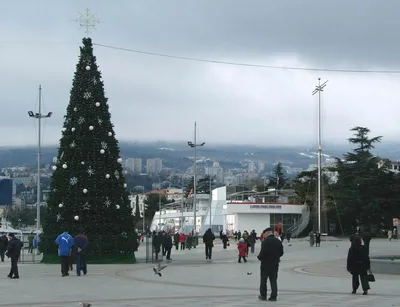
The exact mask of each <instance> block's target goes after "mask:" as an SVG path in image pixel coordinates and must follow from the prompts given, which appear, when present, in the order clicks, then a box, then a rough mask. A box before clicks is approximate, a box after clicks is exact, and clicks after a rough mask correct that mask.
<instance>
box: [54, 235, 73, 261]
mask: <svg viewBox="0 0 400 307" xmlns="http://www.w3.org/2000/svg"><path fill="white" fill-rule="evenodd" d="M55 243H56V244H57V245H58V256H60V257H65V256H70V255H71V248H72V244H73V239H72V236H71V235H70V234H68V232H63V233H62V234H60V235H59V236H58V237H57V239H56V241H55Z"/></svg>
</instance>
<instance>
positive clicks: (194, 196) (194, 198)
mask: <svg viewBox="0 0 400 307" xmlns="http://www.w3.org/2000/svg"><path fill="white" fill-rule="evenodd" d="M187 144H188V145H189V147H192V148H193V149H194V163H193V212H194V213H193V217H194V221H193V235H196V226H197V223H196V193H197V191H196V185H197V178H196V173H197V147H201V146H204V145H205V142H203V143H199V144H197V125H196V122H194V142H191V141H189V142H187Z"/></svg>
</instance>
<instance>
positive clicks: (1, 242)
mask: <svg viewBox="0 0 400 307" xmlns="http://www.w3.org/2000/svg"><path fill="white" fill-rule="evenodd" d="M7 245H8V238H7V236H1V237H0V252H5V251H6V250H7Z"/></svg>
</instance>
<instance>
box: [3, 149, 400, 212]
mask: <svg viewBox="0 0 400 307" xmlns="http://www.w3.org/2000/svg"><path fill="white" fill-rule="evenodd" d="M146 152H150V153H151V155H153V156H152V157H151V158H150V157H149V158H143V155H144V154H143V153H140V156H139V155H138V156H124V157H123V162H122V163H123V167H124V170H125V177H126V183H127V185H128V190H129V191H130V194H132V195H140V203H141V205H142V203H143V199H144V196H145V195H146V194H148V193H150V192H152V191H156V190H161V189H168V190H169V192H170V193H167V194H168V195H170V194H171V195H172V194H173V195H172V196H168V197H169V198H171V199H172V198H173V199H175V200H177V199H179V198H181V196H178V195H177V194H181V195H182V193H183V192H184V187H185V186H186V185H187V184H188V182H189V181H190V179H191V178H192V176H193V167H194V157H193V154H192V152H191V151H185V152H183V151H182V152H181V153H179V154H177V152H178V151H175V150H174V149H170V148H153V149H152V150H151V151H150V150H148V149H147V151H146ZM157 153H159V154H160V156H159V157H157V156H155V154H157ZM172 154H174V155H172ZM228 154H229V153H226V152H222V153H220V154H217V153H215V152H214V153H213V154H210V155H209V157H207V156H205V155H199V156H198V157H197V161H196V165H197V178H198V179H200V178H204V177H205V176H211V178H212V179H213V182H214V183H215V186H240V185H245V184H248V183H249V182H253V183H254V182H259V183H260V182H261V183H267V182H268V180H269V178H270V176H271V175H272V173H273V169H274V167H275V166H276V164H277V163H278V162H281V163H282V167H283V169H284V172H285V176H286V177H287V178H294V177H296V175H297V174H299V173H300V172H301V171H311V170H314V169H316V167H317V166H316V153H315V152H312V151H309V150H303V151H298V150H293V151H292V152H290V153H288V152H287V151H286V152H283V153H282V154H281V156H282V161H279V160H277V159H273V161H271V159H268V157H267V158H264V157H265V155H264V154H261V153H252V152H242V153H238V154H236V155H234V154H231V156H230V157H227V155H228ZM149 155H150V154H149ZM278 155H279V154H278ZM49 158H50V157H49ZM47 160H48V161H49V162H52V163H47V164H43V165H42V167H41V189H42V199H41V205H45V204H46V200H47V196H48V193H49V189H50V181H51V176H52V173H53V169H52V165H53V163H55V162H56V161H57V158H56V157H53V158H50V159H47ZM307 162H308V163H307ZM334 163H335V158H333V156H331V155H328V154H324V155H323V166H324V167H325V168H326V167H329V166H333V165H334ZM303 165H304V166H303ZM391 169H392V171H394V172H399V171H400V164H399V163H398V162H393V163H392V166H391ZM324 174H325V176H326V177H327V178H328V180H329V181H330V182H331V183H334V182H336V180H337V174H336V173H335V172H330V171H328V170H325V171H324ZM36 189H37V168H36V166H35V165H34V163H32V165H30V166H20V165H9V166H5V167H2V168H1V172H0V210H1V208H4V207H5V206H10V205H15V206H16V207H18V208H20V209H23V208H32V209H33V208H36Z"/></svg>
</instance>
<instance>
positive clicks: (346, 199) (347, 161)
mask: <svg viewBox="0 0 400 307" xmlns="http://www.w3.org/2000/svg"><path fill="white" fill-rule="evenodd" d="M351 131H353V132H354V137H352V138H350V139H349V142H350V143H352V144H354V145H355V146H356V147H355V148H354V149H353V151H352V152H349V153H347V154H345V155H344V159H337V163H336V166H337V167H336V169H337V171H338V174H339V180H338V182H337V184H335V186H334V187H335V194H336V200H337V204H338V211H339V215H340V217H341V219H342V222H343V226H344V228H345V231H346V232H348V233H351V232H353V231H354V230H355V228H356V226H360V225H363V226H365V227H366V228H370V227H372V228H375V229H379V228H381V227H388V226H389V225H390V223H391V219H392V217H393V216H392V215H393V214H394V212H396V207H398V200H399V197H398V196H397V193H395V191H396V188H395V187H396V186H397V179H396V176H394V174H393V173H392V172H389V171H388V169H387V165H386V163H385V161H383V160H382V159H380V158H379V157H377V156H374V155H373V153H372V152H371V150H372V149H373V148H374V146H375V144H376V143H378V142H380V141H381V137H380V136H378V137H372V138H370V137H369V136H368V134H369V132H370V131H369V129H368V128H365V127H355V128H353V129H351ZM397 212H398V210H397Z"/></svg>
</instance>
